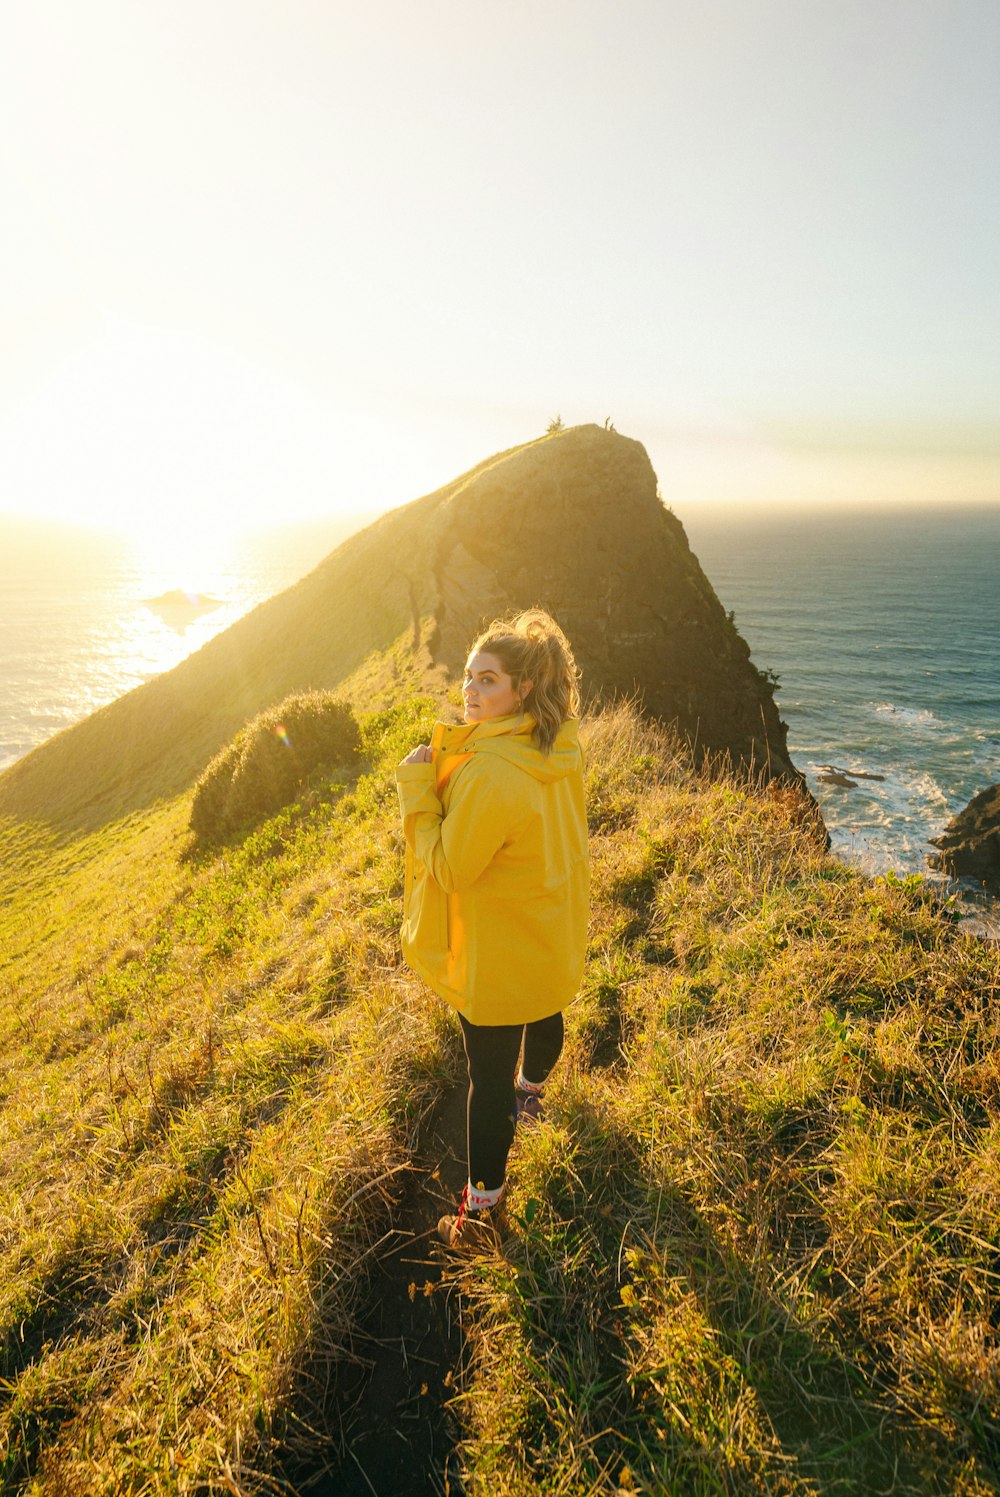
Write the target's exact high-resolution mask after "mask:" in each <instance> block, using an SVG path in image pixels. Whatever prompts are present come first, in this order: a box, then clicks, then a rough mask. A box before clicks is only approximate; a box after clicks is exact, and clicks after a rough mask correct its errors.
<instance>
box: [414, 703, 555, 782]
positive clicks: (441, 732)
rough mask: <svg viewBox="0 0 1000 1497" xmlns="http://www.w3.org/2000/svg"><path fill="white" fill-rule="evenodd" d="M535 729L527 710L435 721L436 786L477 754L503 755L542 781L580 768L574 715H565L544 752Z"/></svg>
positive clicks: (433, 739) (445, 780) (432, 743)
mask: <svg viewBox="0 0 1000 1497" xmlns="http://www.w3.org/2000/svg"><path fill="white" fill-rule="evenodd" d="M534 729H535V719H534V718H533V717H532V716H531V714H530V713H516V714H514V715H513V716H511V717H493V718H489V719H487V721H486V722H481V723H443V722H439V723H435V725H434V732H433V735H432V737H431V749H432V750H433V754H434V759H433V763H434V765H435V769H436V770H437V776H436V777H437V782H438V785H439V787H441V788H443V786H444V785H445V784H446V783H447V782H448V780H449V779H450V778H451V776H452V774H453V773H454V772H455V770H456V769H458V768H459V766H460V765H461V764H464V763H466V762H467V760H469V759H470V758H472V757H473V755H477V756H478V755H480V754H488V755H491V756H494V755H495V756H496V757H497V758H500V759H504V760H505V761H506V762H507V763H508V764H513V765H515V766H516V768H518V769H520V770H523V771H524V773H525V774H528V775H530V776H531V778H532V779H533V780H538V781H539V783H540V784H542V785H551V784H553V783H554V782H555V781H556V780H563V779H565V778H566V776H567V775H569V774H573V773H574V772H576V771H578V770H579V768H580V760H581V753H582V750H581V748H580V735H579V731H578V726H577V722H576V719H575V718H572V717H571V718H567V720H566V721H565V722H564V723H563V724H562V726H561V727H560V729H559V732H558V733H557V734H556V739H555V742H554V743H553V745H552V748H551V750H550V751H549V752H548V753H547V754H543V753H542V751H541V749H540V748H539V747H538V745H537V744H536V743H535V741H534V738H533V737H532V734H533V732H534Z"/></svg>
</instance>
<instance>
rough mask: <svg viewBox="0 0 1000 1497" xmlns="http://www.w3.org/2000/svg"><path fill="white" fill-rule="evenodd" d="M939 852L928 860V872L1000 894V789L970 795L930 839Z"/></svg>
mask: <svg viewBox="0 0 1000 1497" xmlns="http://www.w3.org/2000/svg"><path fill="white" fill-rule="evenodd" d="M933 842H934V846H935V847H937V848H939V849H940V851H939V852H936V853H931V855H930V857H929V858H928V860H927V861H928V862H929V863H930V865H931V867H932V868H938V869H940V870H941V872H942V873H951V874H954V875H955V876H956V877H959V878H974V879H976V881H977V882H978V883H981V884H982V885H983V886H984V887H985V888H987V889H988V890H990V892H991V893H994V894H1000V785H990V786H989V787H988V788H987V789H986V790H981V791H980V792H979V794H978V795H974V796H973V797H972V799H971V800H970V802H969V804H968V805H967V806H966V807H965V809H964V810H962V811H959V813H958V815H957V816H953V817H952V818H951V820H950V821H949V823H948V825H947V826H946V827H945V829H944V831H943V832H942V833H941V836H940V837H935V838H934V839H933Z"/></svg>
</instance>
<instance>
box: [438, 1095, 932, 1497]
mask: <svg viewBox="0 0 1000 1497" xmlns="http://www.w3.org/2000/svg"><path fill="white" fill-rule="evenodd" d="M572 1127H573V1139H572V1144H571V1151H570V1155H569V1156H568V1159H567V1163H568V1164H569V1165H570V1168H568V1169H566V1170H565V1171H564V1172H562V1173H561V1174H559V1173H553V1175H552V1177H551V1179H550V1180H549V1181H548V1183H547V1189H546V1192H545V1197H544V1199H541V1200H535V1201H532V1202H530V1203H529V1210H528V1212H526V1215H525V1218H524V1219H522V1221H521V1223H520V1226H521V1239H520V1242H519V1243H518V1244H517V1246H516V1247H515V1249H514V1251H513V1253H512V1258H511V1262H510V1264H509V1265H508V1266H507V1268H506V1269H505V1270H502V1271H501V1277H500V1280H499V1283H498V1285H497V1286H495V1288H499V1291H500V1299H501V1302H502V1303H504V1304H505V1307H506V1310H507V1313H509V1314H510V1315H511V1317H512V1318H513V1319H514V1320H516V1322H517V1324H518V1326H519V1328H520V1334H521V1338H522V1343H523V1346H524V1359H525V1363H526V1365H527V1366H528V1367H529V1368H530V1373H531V1376H530V1380H529V1381H530V1386H531V1389H532V1397H531V1398H530V1399H528V1400H526V1401H525V1403H524V1405H523V1406H524V1408H525V1409H527V1408H529V1407H531V1408H533V1410H534V1413H533V1415H531V1417H526V1418H525V1421H524V1425H523V1430H522V1448H521V1450H520V1452H519V1459H520V1460H523V1462H524V1465H525V1466H526V1467H527V1469H528V1470H529V1471H531V1472H532V1473H533V1474H534V1477H535V1479H536V1480H537V1481H538V1482H539V1484H544V1482H545V1480H546V1479H551V1478H552V1476H553V1471H554V1469H557V1467H556V1466H552V1465H551V1464H550V1463H552V1462H556V1463H559V1462H563V1463H565V1460H566V1455H565V1451H566V1449H572V1450H574V1451H575V1452H576V1453H577V1458H578V1459H580V1460H581V1461H582V1465H581V1470H580V1473H579V1475H580V1477H581V1478H585V1479H587V1480H589V1481H591V1482H594V1483H597V1484H598V1485H597V1486H595V1487H594V1490H601V1489H602V1488H601V1486H600V1483H601V1482H610V1478H611V1477H615V1478H616V1479H617V1477H618V1475H619V1473H620V1470H621V1468H623V1467H625V1468H627V1469H628V1470H629V1471H630V1472H631V1473H632V1476H633V1477H634V1479H635V1480H636V1481H637V1482H638V1483H639V1484H640V1488H641V1489H642V1490H648V1491H669V1492H672V1493H678V1494H687V1493H691V1494H698V1497H702V1494H704V1497H708V1494H712V1493H719V1494H722V1493H727V1494H728V1493H732V1492H734V1491H761V1492H764V1491H767V1492H775V1493H781V1492H786V1493H789V1494H790V1493H792V1492H803V1491H805V1490H809V1491H811V1492H815V1493H821V1494H823V1497H835V1494H836V1497H842V1494H847V1493H856V1492H872V1493H875V1492H890V1491H900V1492H902V1491H907V1490H909V1491H915V1492H917V1491H918V1492H922V1493H923V1492H930V1491H934V1490H940V1491H941V1492H942V1494H943V1493H944V1492H945V1491H947V1490H948V1488H947V1486H944V1485H943V1486H941V1487H940V1488H935V1487H934V1486H933V1485H928V1484H927V1483H928V1479H929V1477H928V1471H929V1470H930V1469H932V1462H929V1461H927V1460H922V1461H921V1462H920V1466H921V1469H916V1468H915V1465H914V1454H915V1452H914V1448H913V1445H912V1440H913V1435H914V1430H913V1429H912V1428H904V1427H903V1426H902V1425H900V1424H898V1423H897V1424H894V1423H893V1422H892V1420H891V1418H890V1417H889V1416H887V1413H886V1410H885V1407H884V1406H881V1405H880V1404H879V1403H878V1402H877V1401H876V1398H875V1397H874V1396H873V1394H872V1389H871V1380H870V1375H869V1372H868V1371H867V1370H866V1368H864V1367H863V1366H862V1365H861V1364H860V1362H859V1361H858V1360H857V1359H856V1358H855V1357H853V1356H852V1355H850V1354H847V1353H845V1352H844V1351H842V1350H841V1349H840V1348H838V1347H836V1346H834V1345H832V1344H830V1343H829V1342H827V1341H820V1340H818V1339H817V1337H816V1336H815V1335H814V1334H812V1333H811V1331H810V1330H809V1328H808V1327H806V1326H804V1325H802V1324H800V1323H799V1322H797V1321H796V1320H795V1319H794V1318H793V1316H792V1314H791V1313H790V1311H789V1309H788V1308H787V1306H786V1305H785V1304H783V1303H782V1301H781V1299H780V1297H779V1296H778V1295H777V1294H776V1293H775V1292H774V1291H773V1289H772V1288H770V1287H769V1286H768V1284H767V1283H766V1282H765V1280H766V1278H767V1277H768V1275H767V1272H766V1270H765V1269H764V1266H763V1265H762V1266H761V1271H760V1272H759V1273H758V1272H755V1271H754V1268H753V1265H752V1264H749V1263H747V1262H746V1261H744V1260H743V1259H742V1258H741V1257H740V1256H738V1255H737V1254H736V1253H735V1252H734V1251H732V1249H731V1248H730V1247H729V1246H728V1245H727V1244H726V1243H725V1242H724V1241H723V1240H722V1239H721V1238H720V1235H719V1233H718V1232H717V1231H716V1230H715V1228H714V1227H713V1226H712V1225H711V1224H710V1223H709V1222H707V1221H706V1220H704V1219H703V1218H702V1216H701V1215H700V1214H699V1212H698V1211H697V1210H696V1209H695V1208H694V1207H693V1206H692V1205H691V1203H690V1202H689V1201H688V1200H687V1199H686V1198H685V1196H684V1194H683V1192H682V1191H681V1190H679V1189H678V1188H677V1187H676V1185H674V1184H672V1183H671V1182H670V1181H669V1180H663V1181H660V1180H656V1179H651V1178H650V1177H649V1175H648V1161H644V1160H642V1159H639V1158H638V1157H636V1154H635V1146H634V1143H633V1142H632V1140H630V1139H628V1138H626V1137H624V1136H623V1135H621V1134H620V1133H618V1132H617V1131H616V1130H615V1129H614V1127H613V1125H612V1124H611V1123H610V1122H609V1120H608V1119H607V1118H606V1117H603V1116H601V1115H599V1114H598V1112H597V1111H595V1110H594V1109H593V1108H591V1107H587V1106H585V1105H584V1106H578V1107H577V1108H576V1110H575V1113H574V1117H573V1124H572ZM529 1217H530V1219H529ZM467 1287H468V1288H470V1292H471V1293H472V1295H473V1297H475V1296H476V1294H477V1290H476V1288H475V1286H474V1285H471V1286H468V1285H467ZM495 1304H496V1299H495V1297H494V1306H495ZM487 1335H489V1332H488V1331H487ZM553 1411H558V1413H557V1414H556V1413H554V1412H553ZM560 1426H561V1427H560ZM581 1452H585V1454H583V1455H581ZM921 1454H922V1455H923V1454H925V1452H921ZM613 1485H614V1483H610V1485H609V1488H608V1489H609V1490H610V1489H611V1486H613ZM574 1490H576V1488H574Z"/></svg>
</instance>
